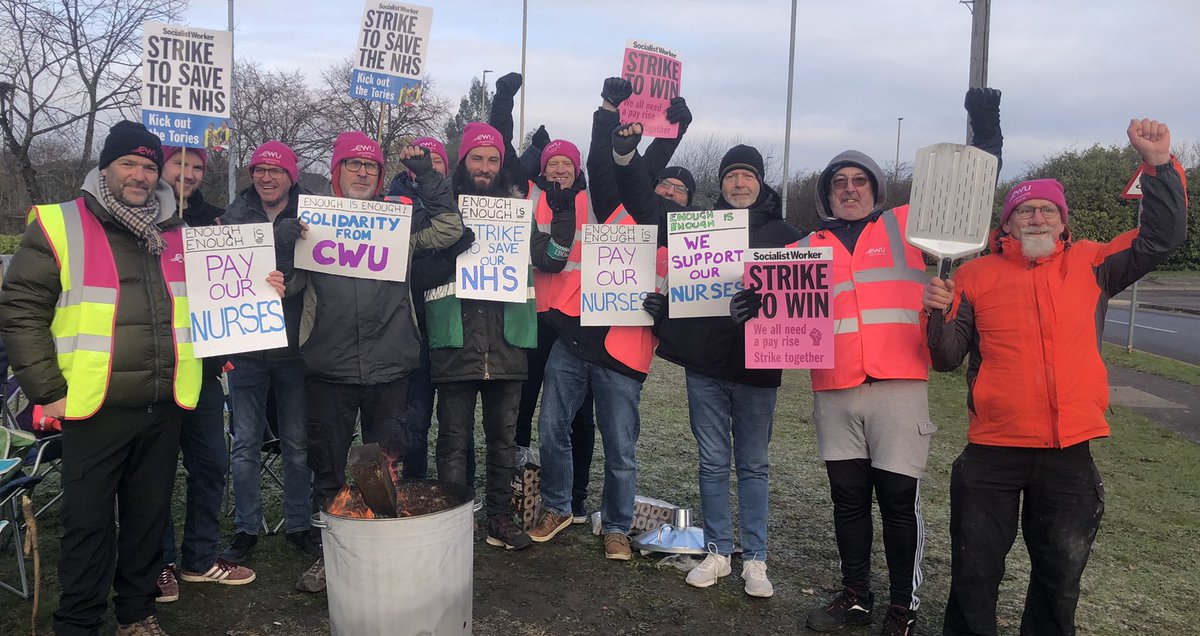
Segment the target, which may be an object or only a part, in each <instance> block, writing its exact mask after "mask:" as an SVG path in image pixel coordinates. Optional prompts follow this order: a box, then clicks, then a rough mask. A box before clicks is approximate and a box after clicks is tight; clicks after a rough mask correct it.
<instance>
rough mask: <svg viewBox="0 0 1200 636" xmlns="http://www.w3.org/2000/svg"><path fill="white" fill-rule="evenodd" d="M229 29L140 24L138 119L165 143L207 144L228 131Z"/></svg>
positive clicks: (229, 81) (231, 50) (184, 144)
mask: <svg viewBox="0 0 1200 636" xmlns="http://www.w3.org/2000/svg"><path fill="white" fill-rule="evenodd" d="M232 85H233V34H232V33H230V32H229V31H212V30H209V29H198V28H196V27H189V26H177V25H173V24H162V23H160V22H147V23H145V24H144V25H143V26H142V124H143V125H145V126H146V128H147V129H148V130H150V132H152V133H154V134H156V135H158V136H159V138H160V139H162V141H163V143H165V144H170V145H172V146H187V147H188V148H203V147H205V142H206V140H205V137H206V134H205V133H206V131H208V130H210V129H211V130H217V129H220V128H222V127H224V128H225V130H229V117H230V108H231V106H232V103H233V102H231V101H230V97H229V92H230V88H231V87H232Z"/></svg>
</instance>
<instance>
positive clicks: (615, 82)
mask: <svg viewBox="0 0 1200 636" xmlns="http://www.w3.org/2000/svg"><path fill="white" fill-rule="evenodd" d="M632 94H633V84H630V83H629V80H627V79H625V78H623V77H610V78H608V79H606V80H604V89H603V90H601V91H600V97H601V98H602V99H604V100H605V101H607V102H608V103H610V104H612V105H613V106H616V107H620V106H621V102H623V101H625V100H627V99H629V96H630V95H632Z"/></svg>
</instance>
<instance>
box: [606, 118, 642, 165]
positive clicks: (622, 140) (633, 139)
mask: <svg viewBox="0 0 1200 636" xmlns="http://www.w3.org/2000/svg"><path fill="white" fill-rule="evenodd" d="M632 128H633V124H624V125H621V126H617V127H616V128H614V129H613V133H612V147H613V152H615V153H616V154H618V155H620V156H622V157H624V156H625V155H627V154H629V153H631V152H633V151H635V150H637V147H638V144H639V143H641V142H642V133H637V134H634V135H629V136H623V135H620V134H618V133H620V132H621V131H623V130H630V129H632Z"/></svg>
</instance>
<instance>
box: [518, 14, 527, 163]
mask: <svg viewBox="0 0 1200 636" xmlns="http://www.w3.org/2000/svg"><path fill="white" fill-rule="evenodd" d="M528 32H529V0H522V2H521V128H520V132H519V133H517V134H519V135H520V136H519V137H517V139H519V140H520V141H518V142H517V147H518V148H520V151H521V152H525V93H528V92H529V91H528V90H526V88H527V87H528V85H529V78H528V77H526V76H525V41H526V37H525V36H526V35H527V34H528Z"/></svg>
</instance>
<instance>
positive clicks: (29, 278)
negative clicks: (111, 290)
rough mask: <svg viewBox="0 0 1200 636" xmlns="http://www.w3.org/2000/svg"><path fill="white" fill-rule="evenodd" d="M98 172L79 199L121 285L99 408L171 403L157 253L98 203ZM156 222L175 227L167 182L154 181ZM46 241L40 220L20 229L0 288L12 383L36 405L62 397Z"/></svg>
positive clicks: (0, 320) (166, 301)
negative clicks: (96, 225)
mask: <svg viewBox="0 0 1200 636" xmlns="http://www.w3.org/2000/svg"><path fill="white" fill-rule="evenodd" d="M99 187H100V171H99V170H92V172H91V173H89V174H88V176H87V177H86V178H85V179H84V183H83V192H82V195H81V196H82V198H83V202H84V204H85V205H86V207H87V209H88V210H89V211H90V212H91V213H92V214H93V215H95V217H96V218H97V219H98V220H99V221H100V224H101V225H102V226H103V227H104V233H105V235H106V236H107V237H108V242H109V245H110V246H111V248H112V252H113V260H114V261H115V262H116V265H117V275H118V277H119V280H120V290H119V296H118V301H117V314H116V320H115V327H114V329H113V352H112V372H111V374H110V376H109V381H108V393H107V394H106V396H105V398H104V406H117V407H133V408H138V407H145V406H149V405H151V404H157V403H170V402H173V401H174V382H175V339H174V336H173V335H172V334H173V327H172V324H171V297H170V296H169V295H168V293H167V285H166V282H165V281H164V280H163V274H162V266H161V263H160V258H159V256H156V255H154V254H151V253H150V252H149V251H147V250H146V247H145V246H144V245H142V244H140V243H139V241H138V238H137V237H136V236H134V235H133V234H132V233H131V232H129V230H127V229H125V226H124V225H121V224H120V223H119V222H118V221H117V220H116V219H115V218H113V216H112V215H111V214H110V213H109V212H108V210H106V209H105V208H104V206H102V205H100V203H99V200H98V198H97V194H96V193H98V192H99ZM155 194H156V195H157V196H158V199H159V206H160V211H159V216H158V219H159V223H158V225H159V227H160V228H161V229H163V230H169V229H175V228H179V227H180V226H182V225H183V221H182V220H181V219H180V218H179V217H178V216H176V214H175V201H174V196H173V192H172V191H171V188H170V187H169V186H167V184H166V182H164V181H159V182H158V189H157V191H156V193H155ZM59 271H60V270H59V266H58V262H57V261H56V260H55V257H54V251H53V250H52V249H51V248H50V241H49V239H47V238H46V235H45V233H44V232H43V231H42V228H41V226H40V225H38V224H34V225H30V226H29V227H27V228H26V229H25V234H24V236H22V238H21V247H20V249H18V250H17V253H16V254H14V255H13V258H12V261H11V262H10V264H9V268H8V271H7V272H6V275H5V278H4V286H3V291H2V292H0V335H2V336H3V339H4V344H5V346H6V347H7V348H8V354H9V358H10V360H11V363H12V367H13V372H14V373H15V374H16V376H17V381H18V382H19V383H20V385H21V388H22V389H23V390H24V391H25V395H26V396H28V397H29V400H30V401H31V402H33V403H34V404H49V403H51V402H55V401H57V400H59V399H62V398H64V397H66V395H67V381H66V379H65V378H64V377H63V374H62V371H61V370H60V369H59V366H58V359H57V355H56V354H55V349H54V338H53V336H52V335H51V334H50V322H51V320H53V318H54V309H55V305H56V304H57V303H58V297H59V294H60V293H61V292H62V284H61V283H60V279H59Z"/></svg>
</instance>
